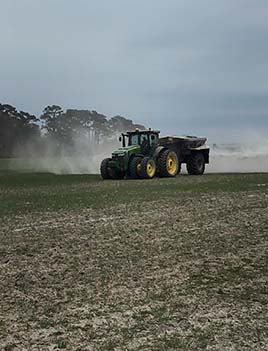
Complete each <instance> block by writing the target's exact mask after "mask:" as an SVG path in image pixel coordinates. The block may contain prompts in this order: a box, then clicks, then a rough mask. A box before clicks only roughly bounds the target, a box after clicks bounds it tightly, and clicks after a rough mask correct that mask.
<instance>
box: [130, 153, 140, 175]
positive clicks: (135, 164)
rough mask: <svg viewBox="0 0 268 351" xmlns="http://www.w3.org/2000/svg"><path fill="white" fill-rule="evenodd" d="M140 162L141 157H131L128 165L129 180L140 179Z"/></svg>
mask: <svg viewBox="0 0 268 351" xmlns="http://www.w3.org/2000/svg"><path fill="white" fill-rule="evenodd" d="M141 161H142V157H139V156H135V157H133V159H132V160H131V161H130V164H129V175H130V178H132V179H138V178H140V176H139V171H140V167H141Z"/></svg>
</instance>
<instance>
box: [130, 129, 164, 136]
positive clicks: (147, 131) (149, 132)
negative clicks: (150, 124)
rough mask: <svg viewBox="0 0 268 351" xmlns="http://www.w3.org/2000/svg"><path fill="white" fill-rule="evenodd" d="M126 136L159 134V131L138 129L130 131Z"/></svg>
mask: <svg viewBox="0 0 268 351" xmlns="http://www.w3.org/2000/svg"><path fill="white" fill-rule="evenodd" d="M126 134H127V135H132V134H160V130H150V129H147V130H139V129H136V130H134V131H131V132H126Z"/></svg>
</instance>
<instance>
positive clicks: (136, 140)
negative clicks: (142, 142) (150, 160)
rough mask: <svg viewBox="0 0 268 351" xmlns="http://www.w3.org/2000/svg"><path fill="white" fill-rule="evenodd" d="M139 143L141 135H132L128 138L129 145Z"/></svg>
mask: <svg viewBox="0 0 268 351" xmlns="http://www.w3.org/2000/svg"><path fill="white" fill-rule="evenodd" d="M138 144H139V135H138V134H132V135H130V137H129V140H128V145H129V146H131V145H138Z"/></svg>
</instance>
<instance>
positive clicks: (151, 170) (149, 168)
mask: <svg viewBox="0 0 268 351" xmlns="http://www.w3.org/2000/svg"><path fill="white" fill-rule="evenodd" d="M155 173H156V164H155V162H154V160H153V159H152V158H151V157H144V158H143V159H142V161H141V165H140V173H139V174H140V177H141V178H143V179H152V178H153V177H154V176H155Z"/></svg>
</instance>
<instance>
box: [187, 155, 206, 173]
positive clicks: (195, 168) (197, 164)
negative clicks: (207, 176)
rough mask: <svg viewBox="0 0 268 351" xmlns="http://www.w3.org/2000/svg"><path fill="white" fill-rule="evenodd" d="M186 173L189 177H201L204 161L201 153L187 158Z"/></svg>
mask: <svg viewBox="0 0 268 351" xmlns="http://www.w3.org/2000/svg"><path fill="white" fill-rule="evenodd" d="M186 168H187V172H188V173H189V174H191V175H201V174H203V173H204V171H205V159H204V155H203V154H202V153H201V152H197V153H194V154H192V155H190V156H189V158H188V161H187V163H186Z"/></svg>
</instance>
